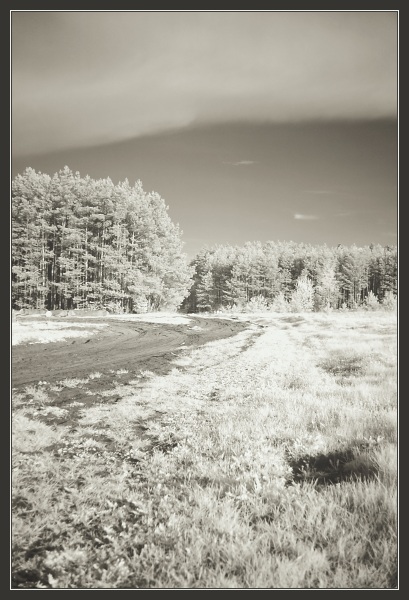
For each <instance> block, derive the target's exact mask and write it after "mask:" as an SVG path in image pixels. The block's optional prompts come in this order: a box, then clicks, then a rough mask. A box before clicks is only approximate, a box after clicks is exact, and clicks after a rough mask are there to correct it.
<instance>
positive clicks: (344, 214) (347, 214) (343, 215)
mask: <svg viewBox="0 0 409 600" xmlns="http://www.w3.org/2000/svg"><path fill="white" fill-rule="evenodd" d="M353 214H354V213H353V211H351V210H350V211H347V212H340V213H336V214H335V216H336V217H350V216H351V215H353Z"/></svg>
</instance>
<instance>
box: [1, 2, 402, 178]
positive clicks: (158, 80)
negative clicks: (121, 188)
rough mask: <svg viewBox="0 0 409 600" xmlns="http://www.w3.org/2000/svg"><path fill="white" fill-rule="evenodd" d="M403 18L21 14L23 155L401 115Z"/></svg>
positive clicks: (15, 56) (17, 93)
mask: <svg viewBox="0 0 409 600" xmlns="http://www.w3.org/2000/svg"><path fill="white" fill-rule="evenodd" d="M396 19H397V15H396V14H394V13H393V12H392V11H391V12H387V11H386V12H376V11H368V12H348V11H346V12H339V11H323V12H314V11H310V12H305V11H304V12H301V11H300V12H297V11H292V12H276V11H250V12H247V11H245V12H238V11H225V12H216V11H209V12H203V11H200V12H199V11H191V12H180V11H171V12H166V11H154V12H153V11H150V12H149V11H148V12H144V11H133V12H132V11H131V12H127V11H125V12H121V11H113V12H92V11H89V12H79V11H72V12H66V11H54V12H52V11H50V12H35V11H34V12H28V11H27V12H24V11H21V12H14V13H13V19H12V136H13V137H12V149H13V154H14V155H15V156H22V155H27V154H29V153H41V152H50V151H53V150H58V149H64V148H70V147H79V146H90V145H96V144H105V143H111V142H116V141H121V140H125V139H131V138H133V137H138V136H139V137H140V136H143V135H148V134H152V133H159V132H162V131H166V130H169V129H174V128H182V127H187V126H189V125H192V124H199V125H207V124H217V123H224V122H234V121H236V122H251V123H266V122H268V123H271V122H272V123H299V122H306V121H311V120H325V119H326V120H333V119H378V118H396V104H397V74H396V73H397V69H396V65H397V43H396V40H397V33H396V29H397V28H396ZM237 166H238V165H237Z"/></svg>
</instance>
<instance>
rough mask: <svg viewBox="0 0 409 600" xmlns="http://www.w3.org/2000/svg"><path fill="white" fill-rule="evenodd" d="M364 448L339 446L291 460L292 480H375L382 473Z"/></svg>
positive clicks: (363, 446)
mask: <svg viewBox="0 0 409 600" xmlns="http://www.w3.org/2000/svg"><path fill="white" fill-rule="evenodd" d="M365 447H366V444H365V445H364V444H362V445H361V447H354V448H347V449H343V450H341V449H339V450H335V451H334V452H330V453H328V454H316V455H304V456H301V457H299V458H297V459H293V460H290V461H289V464H290V466H291V468H292V470H293V477H292V479H291V481H289V485H291V484H292V483H301V482H309V483H315V484H316V485H318V486H320V485H331V484H335V483H340V482H342V481H351V480H355V481H356V480H358V479H360V480H368V479H374V478H375V477H376V476H377V474H378V469H377V467H376V464H375V463H374V461H373V460H372V459H371V457H370V455H369V453H368V452H367V451H365Z"/></svg>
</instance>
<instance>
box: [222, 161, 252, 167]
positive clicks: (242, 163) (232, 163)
mask: <svg viewBox="0 0 409 600" xmlns="http://www.w3.org/2000/svg"><path fill="white" fill-rule="evenodd" d="M255 162H256V161H254V160H239V161H238V162H224V163H223V164H224V165H233V166H234V167H241V166H245V165H254V164H255Z"/></svg>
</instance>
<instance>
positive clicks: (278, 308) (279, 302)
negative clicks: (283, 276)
mask: <svg viewBox="0 0 409 600" xmlns="http://www.w3.org/2000/svg"><path fill="white" fill-rule="evenodd" d="M270 310H272V311H274V312H288V311H289V303H288V301H287V300H286V299H285V296H284V293H283V292H280V293H279V294H277V296H276V297H275V298H274V300H273V302H272V303H271V305H270Z"/></svg>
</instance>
